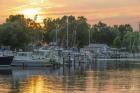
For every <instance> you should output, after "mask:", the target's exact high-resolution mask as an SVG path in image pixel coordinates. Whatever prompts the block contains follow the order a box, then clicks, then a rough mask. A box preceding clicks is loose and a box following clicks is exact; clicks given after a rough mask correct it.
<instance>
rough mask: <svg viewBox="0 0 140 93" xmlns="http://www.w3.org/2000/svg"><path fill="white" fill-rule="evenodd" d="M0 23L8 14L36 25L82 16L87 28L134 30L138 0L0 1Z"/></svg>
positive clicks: (138, 17)
mask: <svg viewBox="0 0 140 93" xmlns="http://www.w3.org/2000/svg"><path fill="white" fill-rule="evenodd" d="M0 9H1V13H0V23H3V22H4V21H5V18H6V17H8V16H9V15H11V14H25V15H26V17H30V18H33V16H34V15H36V14H38V15H39V16H38V22H41V21H42V19H43V18H45V17H52V18H56V17H62V16H63V15H74V16H85V17H86V18H87V19H88V22H89V23H90V24H95V23H97V22H98V21H103V22H106V23H108V24H110V25H114V24H124V23H129V24H131V25H132V26H133V27H134V29H135V30H137V29H138V22H139V21H140V0H0Z"/></svg>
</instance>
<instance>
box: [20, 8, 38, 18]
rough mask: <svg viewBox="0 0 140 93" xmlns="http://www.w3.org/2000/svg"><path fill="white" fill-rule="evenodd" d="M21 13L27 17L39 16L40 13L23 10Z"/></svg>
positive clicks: (32, 10) (33, 10)
mask: <svg viewBox="0 0 140 93" xmlns="http://www.w3.org/2000/svg"><path fill="white" fill-rule="evenodd" d="M21 13H22V14H24V15H27V16H33V15H37V14H39V13H40V12H39V11H38V10H36V9H25V10H23V11H22V12H21Z"/></svg>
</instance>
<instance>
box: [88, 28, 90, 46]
mask: <svg viewBox="0 0 140 93" xmlns="http://www.w3.org/2000/svg"><path fill="white" fill-rule="evenodd" d="M88 42H89V45H90V29H89V40H88Z"/></svg>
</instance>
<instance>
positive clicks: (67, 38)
mask: <svg viewBox="0 0 140 93" xmlns="http://www.w3.org/2000/svg"><path fill="white" fill-rule="evenodd" d="M68 46H69V17H68V16H67V48H68Z"/></svg>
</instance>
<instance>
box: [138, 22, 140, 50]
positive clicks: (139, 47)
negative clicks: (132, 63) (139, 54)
mask: <svg viewBox="0 0 140 93" xmlns="http://www.w3.org/2000/svg"><path fill="white" fill-rule="evenodd" d="M138 49H139V50H140V22H139V39H138Z"/></svg>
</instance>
